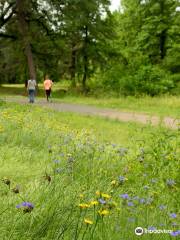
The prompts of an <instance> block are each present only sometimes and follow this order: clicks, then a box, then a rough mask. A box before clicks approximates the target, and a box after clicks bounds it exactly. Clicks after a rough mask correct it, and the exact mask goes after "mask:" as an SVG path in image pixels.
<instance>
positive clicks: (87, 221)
mask: <svg viewBox="0 0 180 240" xmlns="http://www.w3.org/2000/svg"><path fill="white" fill-rule="evenodd" d="M84 223H86V224H88V225H92V224H93V221H91V220H90V219H87V218H85V219H84Z"/></svg>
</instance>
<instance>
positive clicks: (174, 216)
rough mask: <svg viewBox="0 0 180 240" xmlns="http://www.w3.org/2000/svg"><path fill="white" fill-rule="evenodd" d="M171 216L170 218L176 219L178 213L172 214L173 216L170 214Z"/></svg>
mask: <svg viewBox="0 0 180 240" xmlns="http://www.w3.org/2000/svg"><path fill="white" fill-rule="evenodd" d="M169 216H170V217H171V218H176V217H177V215H176V213H171V214H169Z"/></svg>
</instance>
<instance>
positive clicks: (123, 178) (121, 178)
mask: <svg viewBox="0 0 180 240" xmlns="http://www.w3.org/2000/svg"><path fill="white" fill-rule="evenodd" d="M118 180H119V182H120V183H121V184H122V183H124V182H125V177H123V176H119V177H118Z"/></svg>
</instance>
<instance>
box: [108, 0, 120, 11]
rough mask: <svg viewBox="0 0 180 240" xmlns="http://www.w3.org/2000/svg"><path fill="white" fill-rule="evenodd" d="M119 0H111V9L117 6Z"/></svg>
mask: <svg viewBox="0 0 180 240" xmlns="http://www.w3.org/2000/svg"><path fill="white" fill-rule="evenodd" d="M119 5H120V0H111V7H110V9H111V11H114V10H116V9H118V8H119Z"/></svg>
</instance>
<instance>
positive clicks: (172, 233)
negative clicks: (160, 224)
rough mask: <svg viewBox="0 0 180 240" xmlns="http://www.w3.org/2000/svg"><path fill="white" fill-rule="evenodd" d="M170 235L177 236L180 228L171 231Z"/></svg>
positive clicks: (179, 233)
mask: <svg viewBox="0 0 180 240" xmlns="http://www.w3.org/2000/svg"><path fill="white" fill-rule="evenodd" d="M170 235H171V236H172V237H177V236H178V235H180V230H177V231H173V232H171V233H170Z"/></svg>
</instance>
